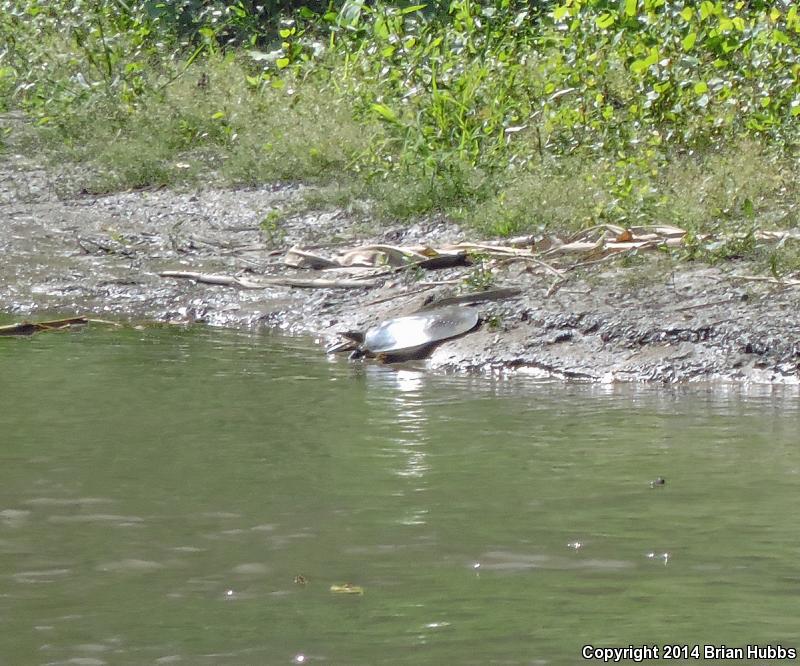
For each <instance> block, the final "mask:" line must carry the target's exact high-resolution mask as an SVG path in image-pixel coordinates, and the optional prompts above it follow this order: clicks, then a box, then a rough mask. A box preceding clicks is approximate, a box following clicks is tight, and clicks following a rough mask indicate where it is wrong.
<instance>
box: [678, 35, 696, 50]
mask: <svg viewBox="0 0 800 666" xmlns="http://www.w3.org/2000/svg"><path fill="white" fill-rule="evenodd" d="M696 41H697V33H696V32H690V33H689V34H688V35H686V37H684V38H683V42H681V43H682V45H683V50H684V51H691V50H692V47H693V46H694V43H695V42H696Z"/></svg>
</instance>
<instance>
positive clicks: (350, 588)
mask: <svg viewBox="0 0 800 666" xmlns="http://www.w3.org/2000/svg"><path fill="white" fill-rule="evenodd" d="M331 592H333V593H334V594H364V588H363V587H361V586H360V585H353V584H352V583H345V584H344V585H331Z"/></svg>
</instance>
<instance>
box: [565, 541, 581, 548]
mask: <svg viewBox="0 0 800 666" xmlns="http://www.w3.org/2000/svg"><path fill="white" fill-rule="evenodd" d="M567 548H572V549H573V550H580V549H581V548H583V544H582V543H581V542H580V541H573V542H571V543H568V544H567Z"/></svg>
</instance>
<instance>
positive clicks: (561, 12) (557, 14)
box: [553, 5, 569, 21]
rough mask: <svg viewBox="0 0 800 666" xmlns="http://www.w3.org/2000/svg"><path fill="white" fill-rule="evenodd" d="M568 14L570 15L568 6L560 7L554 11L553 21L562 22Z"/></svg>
mask: <svg viewBox="0 0 800 666" xmlns="http://www.w3.org/2000/svg"><path fill="white" fill-rule="evenodd" d="M567 14H569V7H567V6H566V5H559V6H558V7H556V8H555V9H554V10H553V19H554V20H556V21H560V20H561V19H563V18H564V17H565V16H566V15H567Z"/></svg>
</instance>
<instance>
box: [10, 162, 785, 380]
mask: <svg viewBox="0 0 800 666" xmlns="http://www.w3.org/2000/svg"><path fill="white" fill-rule="evenodd" d="M64 192H70V188H69V186H65V185H64V176H63V175H59V174H54V173H53V172H52V169H46V168H45V167H44V166H43V165H42V164H40V163H37V162H36V160H34V159H32V158H31V157H28V156H23V155H16V154H14V153H13V149H12V152H10V153H6V154H2V155H0V220H2V224H0V253H1V254H2V262H0V311H1V312H3V313H5V314H8V315H11V316H12V317H13V318H15V319H25V318H38V317H40V316H45V315H53V314H58V315H64V316H71V315H88V316H94V317H102V318H115V319H119V320H121V321H128V322H139V321H147V320H154V321H159V322H174V323H195V322H203V323H206V324H209V325H212V326H222V327H234V328H268V329H273V330H277V331H281V332H284V333H287V334H293V335H298V334H302V335H311V336H314V337H315V338H316V339H317V340H318V341H319V342H320V353H321V354H322V353H324V346H323V345H325V344H326V343H329V342H331V341H332V340H334V339H337V335H336V334H337V331H342V330H347V329H360V328H364V327H366V326H368V325H371V324H374V323H375V322H377V321H379V320H380V319H383V318H385V317H389V316H397V315H401V314H407V313H409V312H411V311H413V310H415V309H417V308H419V307H420V306H422V305H423V304H424V303H427V302H430V301H431V300H437V299H440V298H445V297H448V296H452V295H455V294H458V293H464V291H465V288H464V286H463V283H464V280H465V278H468V277H469V273H468V271H469V270H470V269H469V268H464V267H457V268H447V269H441V270H436V271H426V272H425V275H423V276H420V274H419V272H418V271H416V272H415V271H399V272H397V273H394V274H391V275H389V276H386V277H384V278H383V279H382V280H381V286H377V287H374V288H369V289H302V288H295V287H284V286H275V287H269V288H266V289H258V290H240V289H236V288H231V287H226V286H214V285H207V284H198V283H195V282H193V281H190V280H180V279H169V278H163V277H160V276H159V273H160V272H161V271H165V270H178V271H196V272H202V273H214V274H225V275H240V276H248V277H253V278H258V277H263V276H294V277H308V276H309V271H307V270H298V269H289V268H287V267H286V266H285V265H284V263H283V259H284V256H285V251H286V250H287V249H288V248H289V247H291V246H293V245H298V246H302V247H305V248H309V247H311V248H319V249H320V251H332V250H334V249H336V248H341V247H354V246H358V245H361V244H364V243H378V242H379V243H391V244H394V245H409V244H414V243H425V244H442V243H452V242H458V241H460V240H464V239H468V234H466V233H464V232H463V231H462V230H460V229H458V228H457V227H455V226H453V225H452V224H449V223H445V222H444V221H441V220H427V221H425V222H421V223H419V224H414V225H410V226H407V225H397V226H393V227H389V228H386V227H383V228H380V229H378V228H376V227H375V226H373V225H371V224H370V222H369V219H368V216H365V215H364V214H363V212H362V213H352V212H348V211H345V210H336V211H329V210H328V211H324V212H302V213H301V212H297V213H292V212H291V211H292V210H298V206H297V203H298V201H299V200H300V199H301V198H302V195H303V188H302V187H301V186H297V185H280V186H275V187H265V188H258V189H246V190H236V191H232V190H223V189H215V188H213V187H210V186H209V187H203V188H200V189H191V190H187V191H172V190H168V189H163V190H153V191H140V192H126V193H119V194H112V195H105V196H95V195H89V194H64ZM287 211H288V212H287ZM268 216H269V217H268ZM265 218H268V219H275V220H277V219H280V223H279V224H276V225H275V227H274V228H271V229H268V230H267V231H266V232H265V230H264V229H263V228H262V226H261V223H262V222H263V221H264V219H265ZM469 240H476V239H474V238H469ZM480 240H483V239H480ZM748 272H749V271H748V267H747V266H746V265H744V264H742V263H737V262H729V263H727V264H724V265H717V266H714V267H710V266H706V265H700V264H696V263H683V264H680V263H674V262H672V261H671V260H670V259H669V258H667V257H665V256H664V255H663V253H658V252H648V253H642V255H641V256H639V257H637V261H636V265H634V266H629V267H624V268H623V267H620V265H619V262H599V263H598V264H597V265H595V266H590V267H587V268H585V269H582V270H580V271H575V272H573V273H571V274H570V275H569V276H568V278H567V279H565V280H563V281H562V282H560V284H559V285H558V288H557V289H554V288H553V280H552V278H551V277H550V278H549V277H548V276H547V275H546V274H544V275H543V274H542V273H541V272H537V271H531V270H530V269H529V268H527V269H526V267H525V266H524V265H522V266H521V265H519V264H511V265H509V266H496V267H494V268H493V269H492V275H491V277H492V282H493V284H494V286H515V287H519V288H521V289H522V292H523V293H522V295H521V296H520V297H519V298H516V299H513V300H506V301H498V302H492V303H487V304H484V305H482V306H480V308H481V312H482V314H483V315H484V316H485V317H486V318H488V319H489V320H490V321H491V324H489V323H487V324H484V325H483V326H481V327H480V328H479V329H478V330H477V331H476V332H474V333H471V334H469V335H467V336H464V337H462V338H460V339H457V340H452V341H449V342H446V343H444V344H442V345H441V346H440V347H438V348H437V349H435V350H434V352H433V353H432V354H431V356H430V358H429V359H428V360H427V361H426V365H427V366H428V367H429V368H431V369H435V370H440V371H469V372H491V373H504V372H517V373H526V374H532V375H535V376H550V377H557V378H563V379H568V380H581V381H591V382H603V383H614V382H659V383H664V384H672V383H685V382H708V381H713V382H716V381H722V382H733V383H737V384H798V383H800V322H798V318H797V312H798V301H799V300H800V292H798V290H797V289H796V288H790V289H777V288H776V286H775V285H770V284H764V283H759V282H743V281H741V280H740V279H737V278H736V277H734V275H741V274H746V273H748ZM313 273H315V274H316V275H315V276H317V277H318V276H319V273H320V272H319V271H313ZM325 273H326V277H328V275H327V274H330V273H331V271H326V272H325ZM429 283H437V284H433V285H431V284H429ZM403 294H405V295H403Z"/></svg>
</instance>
